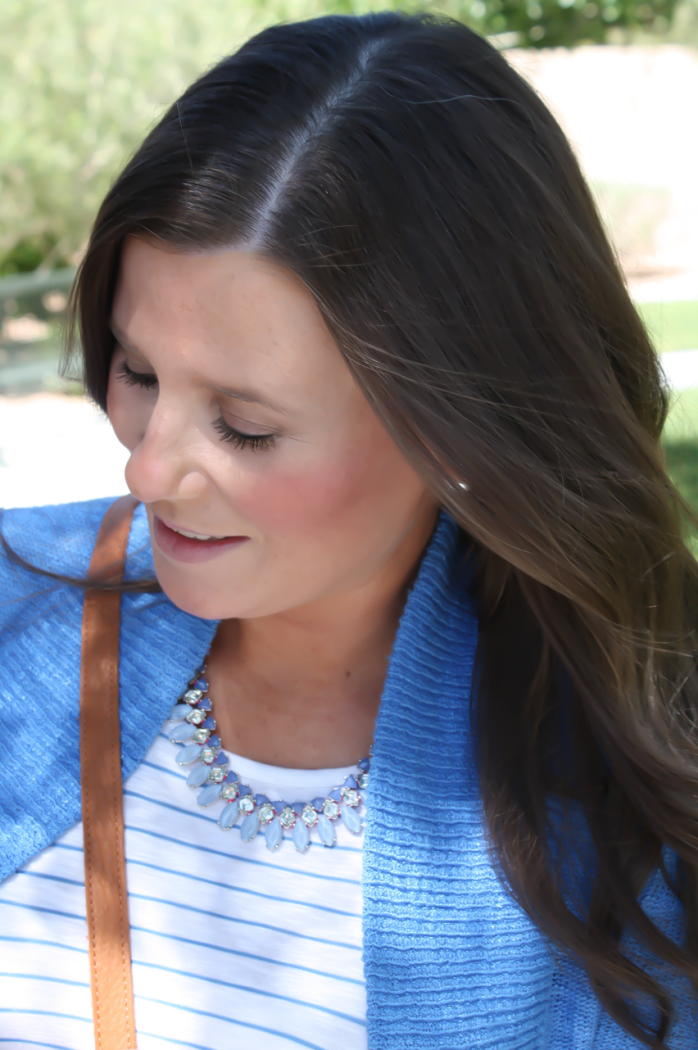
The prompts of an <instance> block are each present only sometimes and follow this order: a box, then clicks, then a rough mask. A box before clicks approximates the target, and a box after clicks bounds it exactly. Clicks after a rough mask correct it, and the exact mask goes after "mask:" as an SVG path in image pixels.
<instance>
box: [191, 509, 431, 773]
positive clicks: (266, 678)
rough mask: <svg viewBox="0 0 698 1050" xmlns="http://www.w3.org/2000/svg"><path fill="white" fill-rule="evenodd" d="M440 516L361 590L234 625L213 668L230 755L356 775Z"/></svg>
mask: <svg viewBox="0 0 698 1050" xmlns="http://www.w3.org/2000/svg"><path fill="white" fill-rule="evenodd" d="M434 518H435V514H434V515H432V516H431V517H430V518H429V520H428V521H425V522H423V523H420V527H419V528H416V529H414V530H412V532H410V534H409V535H408V536H407V537H406V538H405V541H404V542H403V543H402V544H401V546H400V547H399V549H398V550H396V551H395V552H394V553H393V555H391V557H390V559H389V560H388V561H387V562H386V563H385V564H384V565H383V566H382V567H381V569H380V570H379V572H378V573H377V574H376V576H375V577H374V578H373V579H371V580H370V581H369V582H368V583H366V584H364V585H363V586H362V587H360V588H357V589H356V590H352V591H347V592H344V593H341V594H334V595H330V596H327V597H323V598H322V599H319V600H318V601H315V602H312V603H309V604H307V605H304V606H300V607H297V608H295V609H290V610H285V611H284V612H280V613H277V614H275V615H273V616H265V617H260V618H256V619H250V620H225V621H223V622H222V623H221V624H220V626H219V629H218V632H217V634H216V638H215V640H214V643H213V646H212V648H211V653H210V656H209V661H208V677H209V682H210V686H211V698H212V700H213V706H214V713H215V718H216V721H217V723H218V731H219V734H220V737H221V740H222V742H223V746H224V747H225V748H227V749H228V750H230V751H233V752H235V753H237V754H241V755H245V756H246V757H248V758H252V759H255V760H257V761H259V762H265V763H268V764H269V765H278V766H285V767H288V768H307V769H321V768H334V767H338V766H345V765H351V764H354V763H356V762H357V761H358V760H359V759H361V758H362V757H364V756H365V755H366V754H367V753H368V750H369V747H370V745H371V741H372V739H373V728H374V724H375V719H376V715H377V713H378V707H379V705H380V697H381V693H382V690H383V683H384V681H385V675H386V672H387V668H388V660H389V657H390V653H391V650H392V646H393V642H394V639H395V634H396V632H397V628H398V623H399V619H400V615H401V612H402V609H403V606H404V603H405V599H406V596H407V592H408V590H409V587H410V585H411V583H412V581H413V579H414V577H415V575H416V571H417V569H418V566H419V562H420V560H421V556H422V553H423V551H424V548H425V546H426V544H427V543H428V540H429V537H430V535H431V532H432V529H433V526H434Z"/></svg>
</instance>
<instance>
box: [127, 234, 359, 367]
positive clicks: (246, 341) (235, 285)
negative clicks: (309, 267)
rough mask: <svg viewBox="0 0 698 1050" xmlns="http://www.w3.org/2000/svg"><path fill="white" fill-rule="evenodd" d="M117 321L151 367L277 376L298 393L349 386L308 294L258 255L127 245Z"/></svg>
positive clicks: (138, 242) (130, 241)
mask: <svg viewBox="0 0 698 1050" xmlns="http://www.w3.org/2000/svg"><path fill="white" fill-rule="evenodd" d="M112 319H113V322H114V324H115V326H116V327H117V328H118V329H119V331H121V332H123V333H124V335H125V336H126V337H127V339H128V341H129V343H130V344H132V345H133V346H134V347H135V348H136V349H137V351H139V352H140V353H141V354H142V355H143V356H144V357H145V358H147V359H148V361H150V363H151V364H153V365H154V364H155V360H153V359H154V358H158V357H160V356H161V355H163V354H166V355H167V359H168V363H171V364H172V365H175V364H177V363H179V364H181V365H185V364H188V365H189V366H191V367H194V368H196V369H201V370H203V371H207V370H210V369H211V368H213V369H214V370H216V369H218V370H219V369H221V368H222V369H224V370H226V371H229V370H230V369H231V368H232V369H235V370H236V371H237V372H240V371H243V372H245V373H246V374H248V375H247V378H248V379H252V378H253V375H252V373H260V372H261V373H268V375H267V378H268V379H270V378H271V375H272V373H278V376H277V379H281V378H282V379H283V380H284V381H285V383H286V384H290V385H291V386H295V385H297V382H301V383H306V384H307V383H310V382H312V384H313V385H317V384H318V383H319V384H320V385H324V384H326V383H329V384H331V385H336V384H337V383H339V384H340V385H342V383H343V382H344V383H345V382H346V381H347V380H350V379H351V377H350V373H349V370H348V368H347V366H346V364H345V362H344V359H343V358H342V355H341V353H340V351H339V349H338V348H337V346H336V343H335V342H334V340H333V338H332V336H331V334H330V332H329V330H328V329H327V326H326V325H325V322H324V320H323V318H322V315H321V313H320V311H319V309H318V307H317V305H316V303H315V301H314V299H313V297H312V295H311V294H310V292H309V291H308V290H307V288H306V287H305V286H304V285H303V283H302V282H301V281H300V280H299V278H297V277H296V276H295V275H294V274H292V273H290V272H289V271H287V270H285V269H284V268H283V267H281V266H279V265H277V264H276V263H274V262H273V261H271V260H268V259H265V258H263V257H262V256H259V255H257V254H255V253H253V252H248V251H244V250H237V249H231V250H226V251H216V252H213V251H211V252H177V251H172V250H166V249H163V248H161V247H158V246H155V245H153V244H149V243H148V242H146V241H141V240H138V239H136V238H129V239H128V240H127V241H126V243H125V245H124V250H123V255H122V261H121V268H120V274H119V281H118V284H117V290H116V295H115V298H114V305H113V311H112ZM209 378H210V377H209ZM352 382H353V381H352Z"/></svg>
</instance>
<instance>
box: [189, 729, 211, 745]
mask: <svg viewBox="0 0 698 1050" xmlns="http://www.w3.org/2000/svg"><path fill="white" fill-rule="evenodd" d="M210 735H211V730H210V729H195V730H194V733H193V735H192V740H193V741H194V743H196V744H205V743H206V741H207V740H208V738H209V737H210Z"/></svg>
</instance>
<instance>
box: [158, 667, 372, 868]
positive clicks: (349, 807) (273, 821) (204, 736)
mask: <svg viewBox="0 0 698 1050" xmlns="http://www.w3.org/2000/svg"><path fill="white" fill-rule="evenodd" d="M169 720H170V721H171V722H173V723H174V725H173V726H172V727H171V728H170V729H169V730H168V731H167V736H168V737H169V739H170V740H171V741H172V743H173V744H175V745H176V747H177V754H176V755H175V762H177V764H178V765H180V766H188V765H192V763H195V764H194V766H193V769H191V771H190V772H189V774H188V775H187V778H186V781H187V784H188V785H189V787H191V788H201V791H200V792H199V795H198V797H197V800H196V801H197V804H198V805H199V806H211V805H213V803H214V802H219V801H222V802H223V803H224V805H223V808H222V810H221V812H220V816H219V817H218V826H219V827H220V828H222V829H223V830H224V831H230V829H231V828H232V827H235V826H236V825H237V823H238V820H239V819H240V818H242V819H241V820H240V824H239V825H238V826H239V831H240V838H241V839H242V841H243V842H251V841H252V839H253V838H255V837H256V835H257V834H258V833H259V832H260V831H261V832H262V834H263V835H264V840H265V843H266V846H267V849H270V850H277V849H279V847H280V846H281V845H282V844H283V841H284V838H286V833H287V832H289V833H290V835H289V837H290V839H291V841H292V842H293V845H294V846H295V848H296V849H297V850H298V852H299V853H305V852H306V851H307V850H308V849H309V847H310V845H311V844H312V833H313V832H315V833H316V834H317V836H318V839H319V841H320V842H321V843H322V845H323V846H326V847H327V848H328V849H329V848H331V847H332V846H334V845H335V843H336V841H337V831H336V823H337V821H338V820H341V822H342V823H343V824H344V826H345V827H346V829H347V830H348V831H350V832H351V833H352V835H360V834H361V833H362V831H363V829H364V825H365V823H366V810H365V795H362V792H364V793H365V792H366V791H367V789H368V784H369V775H370V769H371V760H370V758H362V759H361V761H360V762H358V763H357V772H356V775H355V776H351V775H350V776H348V777H345V779H344V783H343V784H340V785H338V786H337V787H335V788H333V789H332V790H331V791H330V792H329V793H328V794H327V795H326V796H324V797H322V798H321V797H319V796H318V797H317V798H314V799H312V800H311V801H310V802H292V803H288V802H285V801H283V800H282V799H277V800H275V801H272V800H270V799H269V798H267V796H266V795H262V794H259V793H257V794H255V793H253V791H252V789H251V788H250V786H249V785H248V784H243V783H242V782H241V781H240V777H239V776H238V774H237V773H235V772H233V770H232V769H226V767H227V766H228V765H229V764H230V760H229V758H228V756H227V755H226V754H225V752H224V751H223V750H222V748H221V742H220V738H219V737H218V736H217V735H216V733H215V729H216V723H215V720H214V718H213V708H212V706H211V698H210V697H209V695H208V682H207V680H206V675H205V671H203V670H201V671H197V673H196V674H195V675H194V678H193V679H192V681H191V682H190V683H189V685H188V687H187V689H186V690H185V691H184V693H183V694H182V696H181V697H180V698H179V700H178V701H177V703H176V704H175V705H174V706H173V708H172V710H171V711H170V714H169Z"/></svg>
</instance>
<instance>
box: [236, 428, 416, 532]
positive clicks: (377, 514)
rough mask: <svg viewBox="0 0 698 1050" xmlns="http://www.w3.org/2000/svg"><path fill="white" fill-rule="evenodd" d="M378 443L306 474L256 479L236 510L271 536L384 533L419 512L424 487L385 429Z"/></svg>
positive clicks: (324, 461)
mask: <svg viewBox="0 0 698 1050" xmlns="http://www.w3.org/2000/svg"><path fill="white" fill-rule="evenodd" d="M377 426H378V425H377ZM375 438H376V439H375V440H371V441H370V442H366V441H363V442H361V443H359V444H357V445H354V446H352V447H351V448H345V449H343V450H339V451H338V452H337V453H336V454H334V455H328V456H324V457H321V458H317V459H314V461H313V462H312V463H310V464H308V465H306V466H304V467H302V468H301V467H299V468H297V469H295V470H294V469H289V470H281V469H280V470H278V471H273V472H271V473H270V474H268V475H267V474H265V475H263V476H257V477H255V478H253V479H251V480H250V483H249V485H248V486H245V491H244V492H243V493H238V497H237V499H236V503H237V506H238V507H239V509H240V511H241V512H242V513H243V514H244V515H245V516H246V517H248V518H249V519H250V520H253V521H255V522H256V523H257V525H258V526H259V527H260V528H261V529H262V530H263V531H264V532H268V533H269V534H276V535H286V536H289V535H303V536H305V537H308V536H309V535H310V534H312V533H324V534H326V533H327V532H328V531H332V532H336V531H337V530H338V529H339V530H340V531H345V530H346V531H347V532H351V531H352V530H353V529H355V528H356V527H357V526H359V525H360V526H361V528H362V529H364V530H365V529H366V528H369V529H370V527H371V523H372V522H373V523H374V524H375V526H377V527H379V528H384V527H386V526H388V525H389V522H390V520H391V518H394V517H395V516H401V515H402V513H403V512H404V511H405V509H407V508H409V509H412V508H413V507H414V505H415V504H416V502H417V501H418V500H419V498H420V496H421V494H422V492H423V485H422V483H421V482H420V480H419V479H418V478H417V476H416V474H415V473H414V471H413V470H412V468H411V467H410V466H409V464H408V463H407V462H406V460H405V459H404V457H403V456H402V455H401V453H400V452H399V451H398V449H397V448H396V447H395V445H394V444H393V442H392V441H391V440H390V438H389V437H388V435H387V434H386V433H385V431H383V429H382V428H379V433H378V434H377V435H375Z"/></svg>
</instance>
